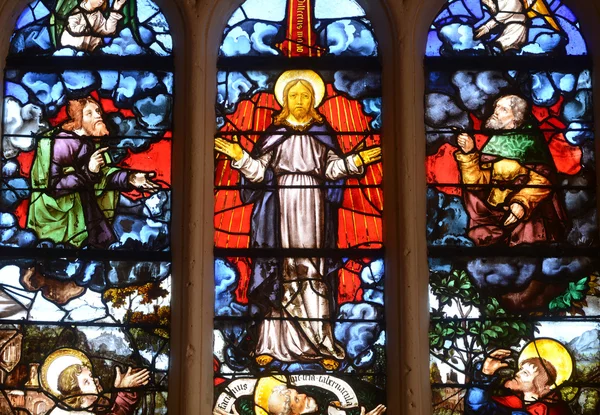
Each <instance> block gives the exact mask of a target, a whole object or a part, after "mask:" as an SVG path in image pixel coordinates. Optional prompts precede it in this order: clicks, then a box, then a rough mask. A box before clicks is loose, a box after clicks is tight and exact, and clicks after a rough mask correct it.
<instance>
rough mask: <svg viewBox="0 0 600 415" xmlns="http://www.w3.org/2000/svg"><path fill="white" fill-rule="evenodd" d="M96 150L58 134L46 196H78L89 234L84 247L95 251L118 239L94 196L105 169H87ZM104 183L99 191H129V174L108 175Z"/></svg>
mask: <svg viewBox="0 0 600 415" xmlns="http://www.w3.org/2000/svg"><path fill="white" fill-rule="evenodd" d="M96 149H97V146H96V144H95V143H94V142H93V141H92V140H91V139H89V138H82V137H77V136H74V135H72V134H70V133H67V132H61V133H60V134H59V135H58V136H57V138H56V139H55V140H54V143H53V146H52V161H51V163H50V177H49V181H48V187H49V194H50V195H51V196H52V197H54V198H59V197H62V196H66V195H68V194H72V193H79V197H80V199H81V205H82V206H83V216H84V218H85V224H86V230H87V232H88V240H87V244H88V245H90V246H92V247H95V248H106V247H108V246H109V245H110V244H112V243H113V242H115V241H116V240H117V238H116V236H115V233H114V230H113V228H112V225H111V224H110V223H109V221H108V218H107V216H106V214H105V213H104V212H103V211H102V209H101V208H100V206H99V205H98V200H97V197H96V191H97V190H98V189H96V188H95V186H96V185H97V184H99V183H100V182H101V181H102V179H103V178H104V175H105V174H106V171H105V170H106V167H105V168H103V169H101V170H100V172H99V173H93V172H91V171H90V170H89V168H88V164H89V161H90V157H91V156H92V154H93V153H94V152H95V151H96ZM106 157H107V156H105V158H106ZM104 183H105V186H104V188H103V189H100V190H105V189H106V190H117V191H127V190H130V189H131V185H130V184H129V182H128V172H127V171H125V170H118V171H112V172H109V173H108V176H107V177H106V179H105V181H104ZM110 213H112V212H110Z"/></svg>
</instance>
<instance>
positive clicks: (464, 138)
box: [456, 133, 475, 153]
mask: <svg viewBox="0 0 600 415" xmlns="http://www.w3.org/2000/svg"><path fill="white" fill-rule="evenodd" d="M456 141H457V142H458V146H459V147H460V149H461V150H462V152H463V153H470V152H471V151H473V149H474V148H475V140H473V137H471V136H470V135H469V134H467V133H462V134H459V135H458V139H457V140H456Z"/></svg>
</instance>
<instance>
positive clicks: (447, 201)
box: [427, 189, 473, 246]
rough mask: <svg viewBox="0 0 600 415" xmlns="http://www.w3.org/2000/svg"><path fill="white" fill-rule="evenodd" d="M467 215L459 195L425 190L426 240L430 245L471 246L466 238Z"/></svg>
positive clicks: (470, 242) (471, 243)
mask: <svg viewBox="0 0 600 415" xmlns="http://www.w3.org/2000/svg"><path fill="white" fill-rule="evenodd" d="M468 220H469V217H468V215H467V212H466V211H465V208H464V206H463V203H462V201H461V199H460V198H459V197H456V196H449V195H446V194H444V193H442V192H439V191H437V190H435V189H428V190H427V240H428V242H429V243H430V244H432V245H446V244H449V245H459V246H473V242H472V241H471V240H470V239H468V238H466V236H465V235H466V231H467V223H468Z"/></svg>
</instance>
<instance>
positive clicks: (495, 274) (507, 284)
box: [467, 257, 540, 291]
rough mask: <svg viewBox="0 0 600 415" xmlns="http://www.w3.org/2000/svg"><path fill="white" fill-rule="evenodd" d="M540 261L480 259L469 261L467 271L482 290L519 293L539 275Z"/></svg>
mask: <svg viewBox="0 0 600 415" xmlns="http://www.w3.org/2000/svg"><path fill="white" fill-rule="evenodd" d="M539 268H540V260H538V259H535V258H533V259H527V258H521V257H519V258H512V257H510V258H479V259H476V260H474V261H469V263H468V264H467V270H468V272H469V274H470V275H471V276H472V277H473V280H474V281H475V283H476V284H477V286H478V287H479V288H480V289H485V290H494V289H498V288H506V289H510V290H511V291H517V290H519V289H523V288H525V286H526V285H527V284H529V282H530V281H531V280H532V279H533V278H534V276H535V275H536V273H539Z"/></svg>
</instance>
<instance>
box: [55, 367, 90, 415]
mask: <svg viewBox="0 0 600 415" xmlns="http://www.w3.org/2000/svg"><path fill="white" fill-rule="evenodd" d="M84 368H85V366H83V365H79V364H75V365H71V366H69V367H67V368H66V369H65V370H63V371H62V372H61V373H60V375H59V376H58V385H57V386H58V391H59V392H60V398H61V401H62V402H64V403H65V404H66V405H68V406H70V407H71V408H81V406H82V404H83V396H82V393H81V388H80V387H79V382H78V381H77V376H79V375H81V373H82V372H83V369H84Z"/></svg>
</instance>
